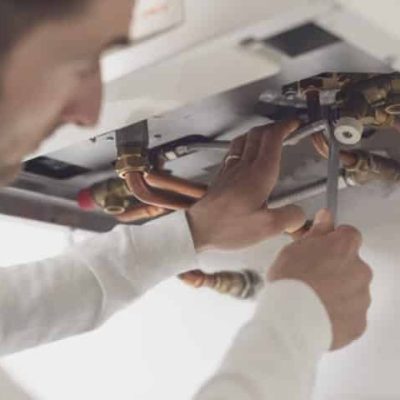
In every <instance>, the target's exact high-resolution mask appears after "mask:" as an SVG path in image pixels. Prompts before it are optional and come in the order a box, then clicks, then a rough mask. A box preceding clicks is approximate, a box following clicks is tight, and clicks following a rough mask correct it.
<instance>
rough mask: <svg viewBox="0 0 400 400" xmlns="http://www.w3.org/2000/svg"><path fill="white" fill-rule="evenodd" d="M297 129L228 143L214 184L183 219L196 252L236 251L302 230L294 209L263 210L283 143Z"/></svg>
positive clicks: (265, 130) (259, 132)
mask: <svg viewBox="0 0 400 400" xmlns="http://www.w3.org/2000/svg"><path fill="white" fill-rule="evenodd" d="M298 125H299V124H298V122H297V121H290V122H284V123H277V124H271V125H267V126H262V127H258V128H255V129H253V130H252V131H250V132H249V133H248V134H247V135H244V136H241V137H239V138H237V139H235V140H234V141H233V142H232V145H231V148H230V150H229V153H228V155H227V157H226V158H225V163H224V165H223V166H222V169H221V171H220V173H219V175H218V177H217V179H216V181H215V182H214V184H213V185H211V187H210V189H209V191H208V193H207V195H206V196H205V197H204V198H203V199H202V200H200V201H199V202H198V203H196V204H195V205H194V206H193V207H192V208H191V209H190V210H189V211H188V214H187V216H188V220H189V224H190V227H191V231H192V236H193V240H194V243H195V247H196V249H197V250H198V251H201V250H205V249H211V248H218V249H221V250H224V249H225V250H228V249H238V248H242V247H245V246H249V245H252V244H256V243H258V242H260V241H262V240H265V239H268V238H270V237H272V236H275V235H278V234H280V233H283V232H285V231H286V232H289V233H291V232H294V231H297V230H298V229H300V228H301V227H303V225H304V223H305V216H304V213H303V211H302V210H301V209H300V208H299V207H296V206H288V207H284V208H281V209H274V210H269V209H268V207H267V206H268V203H267V201H268V197H269V196H270V194H271V192H272V190H273V188H274V186H275V185H276V182H277V180H278V177H279V169H280V168H279V167H280V161H281V153H282V144H283V140H284V139H285V138H286V137H287V136H289V135H290V134H291V133H292V132H294V131H295V130H296V129H297V128H298Z"/></svg>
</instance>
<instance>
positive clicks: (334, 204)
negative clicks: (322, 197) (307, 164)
mask: <svg viewBox="0 0 400 400" xmlns="http://www.w3.org/2000/svg"><path fill="white" fill-rule="evenodd" d="M328 132H329V159H328V185H327V190H326V206H327V208H328V210H329V211H330V212H331V213H332V217H333V221H334V224H335V225H336V223H337V212H338V186H339V178H340V153H339V143H338V142H337V140H336V138H335V134H334V131H333V128H332V124H331V123H328Z"/></svg>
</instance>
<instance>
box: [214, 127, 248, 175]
mask: <svg viewBox="0 0 400 400" xmlns="http://www.w3.org/2000/svg"><path fill="white" fill-rule="evenodd" d="M245 144H246V135H242V136H239V137H237V138H236V139H234V140H232V142H231V145H230V147H229V151H228V154H227V155H226V156H225V158H224V161H223V163H222V165H221V167H220V170H219V172H218V177H220V176H221V175H222V174H223V173H224V172H225V171H226V170H227V169H228V168H229V167H232V166H234V165H236V164H237V163H238V162H239V161H240V160H241V158H242V154H243V150H244V146H245ZM232 156H233V157H232Z"/></svg>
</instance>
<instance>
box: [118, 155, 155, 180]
mask: <svg viewBox="0 0 400 400" xmlns="http://www.w3.org/2000/svg"><path fill="white" fill-rule="evenodd" d="M147 170H148V162H147V158H146V157H145V156H143V155H142V154H123V155H121V156H119V157H118V159H117V162H116V164H115V171H116V172H117V174H118V176H119V177H120V178H122V179H124V177H125V176H126V174H128V173H130V172H145V171H147Z"/></svg>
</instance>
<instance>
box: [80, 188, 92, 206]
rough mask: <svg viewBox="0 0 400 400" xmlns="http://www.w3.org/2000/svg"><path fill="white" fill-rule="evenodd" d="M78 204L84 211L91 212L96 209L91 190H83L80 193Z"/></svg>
mask: <svg viewBox="0 0 400 400" xmlns="http://www.w3.org/2000/svg"><path fill="white" fill-rule="evenodd" d="M78 204H79V207H80V208H81V209H82V210H87V211H90V210H93V209H94V208H96V203H95V202H94V200H93V197H92V193H91V191H90V189H83V190H81V191H80V192H79V194H78Z"/></svg>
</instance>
